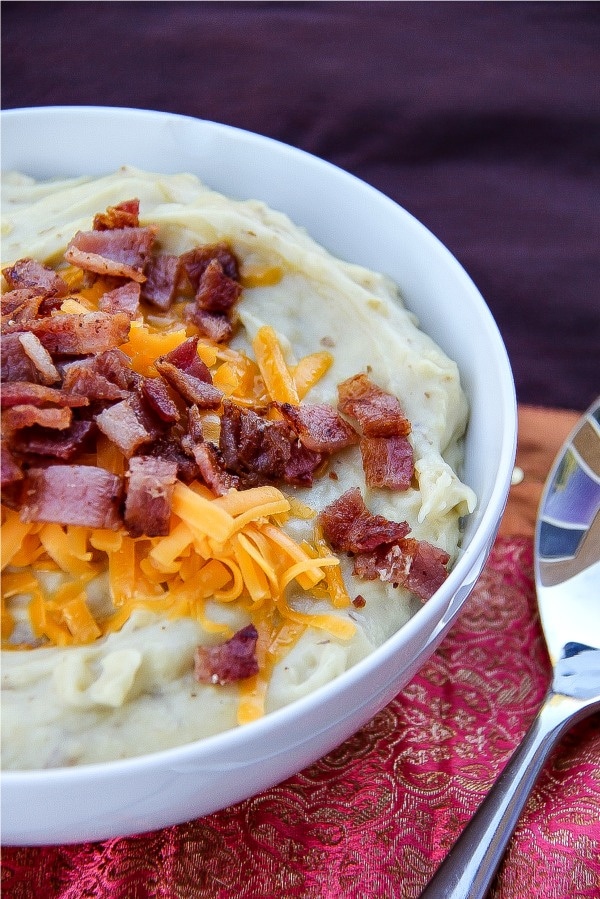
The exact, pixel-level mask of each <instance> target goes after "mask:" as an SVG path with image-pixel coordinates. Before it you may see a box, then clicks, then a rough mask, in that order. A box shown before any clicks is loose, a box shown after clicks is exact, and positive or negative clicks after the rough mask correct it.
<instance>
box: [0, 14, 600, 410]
mask: <svg viewBox="0 0 600 899" xmlns="http://www.w3.org/2000/svg"><path fill="white" fill-rule="evenodd" d="M599 47H600V6H599V5H598V4H596V3H578V2H574V3H560V2H559V3H545V2H539V3H531V4H530V3H478V2H474V3H464V4H463V3H403V2H398V3H379V2H374V3H361V2H357V3H327V2H326V3H284V2H283V3H210V2H209V3H193V2H191V3H178V2H174V3H14V2H10V3H4V4H3V36H2V104H3V106H4V108H9V107H16V106H39V105H47V104H64V103H67V104H68V103H75V104H81V103H91V104H103V105H120V106H138V107H146V108H153V109H164V110H170V111H174V112H178V113H184V114H188V115H194V116H199V117H202V118H207V119H213V120H216V121H221V122H225V123H227V124H232V125H236V126H239V127H242V128H247V129H249V130H252V131H257V132H260V133H263V134H267V135H270V136H272V137H275V138H278V139H280V140H283V141H286V142H288V143H291V144H294V145H296V146H298V147H302V148H303V149H305V150H308V151H309V152H311V153H315V154H317V155H318V156H321V157H323V158H325V159H328V160H330V161H331V162H334V163H336V164H337V165H340V166H341V167H343V168H345V169H347V170H349V171H351V172H353V173H354V174H356V175H358V176H359V177H361V178H363V179H364V180H366V181H368V182H369V183H371V184H373V185H374V186H375V187H377V188H379V189H381V190H382V191H384V192H385V193H387V194H388V195H390V196H391V197H393V198H394V199H395V200H397V201H398V202H399V203H401V204H402V205H403V206H405V207H406V208H407V209H408V210H409V211H411V212H412V213H413V214H414V215H416V216H417V218H419V219H420V220H421V221H422V222H423V223H424V224H426V225H427V226H428V227H429V228H430V229H431V230H432V231H433V232H434V233H435V234H436V235H437V236H438V237H439V238H440V239H441V240H442V241H443V242H444V243H446V245H447V246H448V247H449V248H450V249H451V250H452V252H453V253H454V254H455V255H456V256H457V257H458V259H459V260H460V261H461V262H462V264H463V265H464V266H465V268H466V269H467V271H468V272H469V273H470V274H471V276H472V277H473V279H474V280H475V282H476V283H477V284H478V286H479V288H480V290H481V291H482V293H483V295H484V297H485V298H486V300H487V302H488V304H489V306H490V308H491V310H492V312H493V314H494V316H495V318H496V320H497V322H498V325H499V327H500V330H501V332H502V334H503V336H504V339H505V342H506V345H507V349H508V351H509V355H510V358H511V361H512V365H513V370H514V373H515V380H516V384H517V395H518V399H519V400H520V401H521V402H529V403H538V404H541V405H548V406H549V405H554V406H564V407H571V408H574V409H584V408H585V407H586V406H587V405H588V404H589V403H590V402H591V401H592V399H593V398H594V397H595V395H596V394H597V392H598V391H599V390H600V377H599V374H600V365H599V362H598V346H599V344H600V296H599V287H598V285H599V284H600V259H599V247H600V216H599V213H598V208H599V199H600V189H599V188H600V166H599V156H600V153H599V150H600V52H599V50H598V48H599Z"/></svg>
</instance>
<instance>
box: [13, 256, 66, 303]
mask: <svg viewBox="0 0 600 899" xmlns="http://www.w3.org/2000/svg"><path fill="white" fill-rule="evenodd" d="M2 274H3V275H4V277H5V279H6V281H7V283H8V285H9V287H11V288H13V289H21V288H33V289H35V290H36V291H38V292H39V296H41V297H51V296H56V297H64V296H66V294H67V292H68V288H67V285H66V284H65V282H64V281H63V279H62V278H61V277H60V275H57V274H56V272H55V271H54V270H53V269H51V268H49V267H48V266H46V265H42V264H41V263H40V262H36V260H35V259H29V258H27V259H19V260H18V261H17V262H15V264H14V265H10V266H8V267H7V268H3V269H2Z"/></svg>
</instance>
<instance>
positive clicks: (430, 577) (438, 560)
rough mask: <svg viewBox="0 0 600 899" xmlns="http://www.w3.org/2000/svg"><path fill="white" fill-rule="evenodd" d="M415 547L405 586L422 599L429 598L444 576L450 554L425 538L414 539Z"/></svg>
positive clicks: (442, 581) (444, 578) (441, 582)
mask: <svg viewBox="0 0 600 899" xmlns="http://www.w3.org/2000/svg"><path fill="white" fill-rule="evenodd" d="M415 542H416V544H417V545H416V547H415V550H414V553H413V556H412V563H411V566H410V571H409V572H408V581H407V584H406V586H407V587H408V589H409V590H410V591H411V592H412V593H416V595H417V596H419V597H420V598H421V599H423V600H427V599H430V598H431V597H432V596H433V594H434V593H435V591H436V590H438V589H439V588H440V587H441V586H442V584H443V583H444V581H445V580H446V578H447V577H448V570H447V568H446V566H447V564H448V562H449V561H450V556H449V555H448V553H447V552H445V551H444V550H443V549H440V548H439V547H437V546H432V545H431V543H428V542H427V541H426V540H420V541H415Z"/></svg>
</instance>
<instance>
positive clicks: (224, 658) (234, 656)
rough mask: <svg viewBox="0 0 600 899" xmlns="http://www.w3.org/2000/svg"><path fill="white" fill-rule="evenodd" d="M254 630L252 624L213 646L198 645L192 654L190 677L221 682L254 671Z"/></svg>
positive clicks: (239, 678)
mask: <svg viewBox="0 0 600 899" xmlns="http://www.w3.org/2000/svg"><path fill="white" fill-rule="evenodd" d="M257 641H258V631H257V630H256V628H255V627H254V625H253V624H249V625H248V626H247V627H244V628H242V629H241V630H239V631H237V633H235V634H234V635H233V637H231V638H230V639H229V640H225V642H224V643H219V644H217V645H216V646H198V647H196V652H195V655H194V677H195V678H196V680H197V681H198V682H199V683H201V684H214V685H215V686H216V685H217V684H219V685H220V686H224V685H225V684H231V683H235V682H236V681H239V680H245V679H246V678H248V677H253V676H254V675H255V674H258V670H259V669H258V660H257V658H256V644H257Z"/></svg>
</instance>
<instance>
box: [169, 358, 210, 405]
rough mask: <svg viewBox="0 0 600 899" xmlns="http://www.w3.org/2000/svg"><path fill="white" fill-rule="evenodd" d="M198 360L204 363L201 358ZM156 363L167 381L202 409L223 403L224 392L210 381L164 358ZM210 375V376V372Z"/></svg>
mask: <svg viewBox="0 0 600 899" xmlns="http://www.w3.org/2000/svg"><path fill="white" fill-rule="evenodd" d="M198 362H200V363H201V364H204V363H202V362H201V360H200V359H198ZM154 364H155V366H156V368H157V370H158V371H159V372H160V374H161V375H162V376H163V378H164V379H165V381H167V382H168V384H169V385H170V386H171V387H172V388H173V390H176V391H177V393H178V394H179V395H180V396H182V397H183V399H184V400H186V401H187V402H188V403H190V404H193V405H196V406H199V407H200V408H201V409H218V408H219V406H220V405H221V400H222V399H223V394H222V393H221V391H220V390H218V389H217V388H216V387H215V386H214V385H213V384H212V383H210V382H209V381H206V380H204V379H200V378H198V377H195V376H194V375H191V374H189V373H188V372H187V371H184V370H182V369H180V368H177V366H176V365H172V364H171V363H170V362H165V361H164V360H160V359H157V360H156V362H155V363H154ZM206 370H207V372H208V369H206ZM208 376H209V378H210V372H208ZM211 380H212V379H211Z"/></svg>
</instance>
